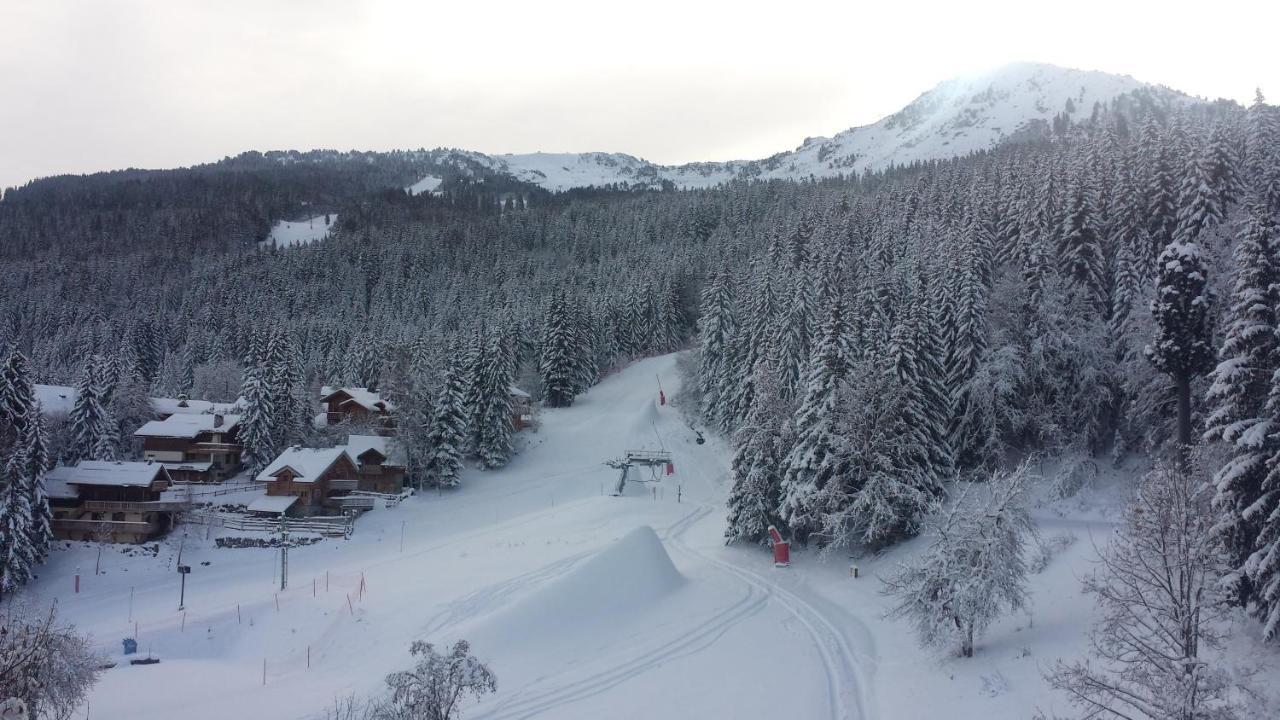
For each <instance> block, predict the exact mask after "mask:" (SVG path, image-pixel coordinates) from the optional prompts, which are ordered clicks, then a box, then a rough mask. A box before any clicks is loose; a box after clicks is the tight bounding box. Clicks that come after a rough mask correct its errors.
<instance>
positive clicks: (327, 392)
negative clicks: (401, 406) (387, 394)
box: [320, 385, 395, 412]
mask: <svg viewBox="0 0 1280 720" xmlns="http://www.w3.org/2000/svg"><path fill="white" fill-rule="evenodd" d="M340 392H342V393H346V394H347V395H349V396H350V397H351V399H350V400H348V401H347V402H354V403H356V404H357V405H360V406H361V407H363V408H365V409H366V410H386V411H387V412H390V411H392V410H394V409H395V405H393V404H392V403H391V401H390V400H386V399H384V398H383V397H382V394H381V393H379V392H377V391H374V390H370V389H368V388H362V387H329V386H328V385H325V386H324V387H322V388H320V401H321V402H328V401H329V398H331V397H333V396H334V395H337V394H338V393H340ZM343 404H344V405H345V404H346V403H343Z"/></svg>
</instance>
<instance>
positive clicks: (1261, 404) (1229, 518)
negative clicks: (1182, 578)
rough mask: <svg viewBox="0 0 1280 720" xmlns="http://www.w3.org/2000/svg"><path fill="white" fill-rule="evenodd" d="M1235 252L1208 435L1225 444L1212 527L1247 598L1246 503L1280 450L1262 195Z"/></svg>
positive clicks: (1251, 528) (1253, 520) (1277, 363)
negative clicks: (1271, 399)
mask: <svg viewBox="0 0 1280 720" xmlns="http://www.w3.org/2000/svg"><path fill="white" fill-rule="evenodd" d="M1249 211H1250V212H1249V218H1248V220H1247V221H1246V222H1245V223H1244V225H1243V226H1242V228H1241V232H1240V235H1239V239H1238V240H1237V242H1236V246H1235V250H1234V255H1235V261H1236V272H1235V281H1234V287H1233V289H1232V297H1231V307H1230V308H1229V310H1228V311H1227V317H1226V328H1225V332H1224V336H1223V341H1222V349H1221V350H1220V352H1219V353H1218V356H1219V358H1220V361H1219V363H1218V366H1217V367H1216V368H1215V369H1214V371H1213V384H1212V385H1211V386H1210V388H1209V393H1208V398H1207V401H1208V404H1209V406H1210V408H1211V411H1210V414H1209V417H1208V419H1207V420H1206V421H1205V437H1206V439H1209V440H1218V441H1221V442H1223V443H1225V444H1226V446H1227V447H1228V448H1229V452H1230V460H1228V462H1227V463H1226V464H1225V465H1223V466H1222V468H1220V469H1219V470H1218V472H1217V474H1216V475H1215V476H1214V485H1215V486H1216V489H1217V490H1216V494H1215V496H1214V500H1213V505H1214V509H1215V511H1216V512H1217V513H1218V515H1219V517H1218V522H1217V524H1216V525H1215V527H1214V531H1215V532H1216V533H1218V534H1220V535H1221V537H1222V541H1223V545H1224V547H1225V548H1226V551H1227V554H1228V558H1227V561H1228V566H1229V570H1230V572H1231V576H1230V578H1229V579H1230V583H1231V585H1232V586H1233V589H1234V592H1233V595H1234V599H1235V600H1236V601H1237V602H1238V603H1239V604H1241V605H1244V604H1246V603H1247V602H1248V601H1249V598H1250V596H1251V595H1252V586H1251V583H1250V581H1249V577H1248V574H1247V573H1245V572H1244V568H1245V564H1246V562H1247V560H1248V559H1249V556H1250V555H1251V554H1252V553H1253V551H1254V549H1255V543H1256V542H1257V539H1258V535H1259V532H1260V530H1261V521H1262V520H1263V519H1264V518H1262V517H1260V516H1259V515H1258V514H1257V513H1256V512H1254V511H1253V510H1251V509H1252V508H1254V506H1255V504H1256V503H1257V502H1258V501H1259V500H1260V499H1261V498H1262V487H1263V483H1264V481H1265V479H1266V477H1267V473H1268V469H1269V468H1268V461H1269V459H1270V457H1271V456H1272V455H1274V454H1275V453H1276V452H1277V451H1278V450H1280V444H1277V441H1276V436H1275V427H1276V425H1275V420H1274V419H1273V416H1270V415H1269V414H1268V413H1267V408H1266V404H1267V396H1268V391H1269V390H1270V387H1271V376H1272V374H1273V373H1274V371H1275V369H1276V368H1277V367H1280V354H1278V352H1280V342H1278V341H1277V337H1276V332H1277V330H1280V328H1278V327H1277V317H1276V303H1277V300H1278V299H1280V298H1278V297H1277V292H1278V291H1280V284H1278V283H1280V268H1277V266H1276V257H1275V243H1276V241H1277V239H1280V235H1278V234H1277V229H1276V223H1275V220H1274V219H1273V218H1272V217H1271V216H1270V213H1268V212H1267V211H1266V209H1265V208H1264V207H1263V206H1262V204H1261V203H1260V202H1254V203H1251V204H1250V206H1249Z"/></svg>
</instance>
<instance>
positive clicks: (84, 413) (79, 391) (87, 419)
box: [69, 355, 110, 462]
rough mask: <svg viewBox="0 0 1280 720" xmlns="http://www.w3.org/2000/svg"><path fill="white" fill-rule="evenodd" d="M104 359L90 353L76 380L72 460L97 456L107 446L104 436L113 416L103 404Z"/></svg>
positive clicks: (72, 427)
mask: <svg viewBox="0 0 1280 720" xmlns="http://www.w3.org/2000/svg"><path fill="white" fill-rule="evenodd" d="M102 363H103V360H102V357H101V356H99V355H91V356H89V359H88V360H86V361H85V364H84V368H83V369H82V370H81V372H80V380H79V381H78V382H77V383H76V399H75V404H74V405H72V408H71V433H72V446H71V448H70V450H69V453H70V455H71V460H72V461H73V462H74V461H76V460H80V459H83V458H95V459H96V458H97V453H100V452H103V451H104V450H105V449H106V443H104V441H103V439H102V438H103V434H104V433H106V432H107V431H108V428H107V425H108V422H109V420H110V419H109V418H108V417H107V411H106V408H105V407H103V404H102V385H101V381H100V378H101V372H100V368H101V366H102Z"/></svg>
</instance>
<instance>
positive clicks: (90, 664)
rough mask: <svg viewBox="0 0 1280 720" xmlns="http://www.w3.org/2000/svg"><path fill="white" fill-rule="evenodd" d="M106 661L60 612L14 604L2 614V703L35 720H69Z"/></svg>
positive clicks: (0, 664)
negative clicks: (24, 710)
mask: <svg viewBox="0 0 1280 720" xmlns="http://www.w3.org/2000/svg"><path fill="white" fill-rule="evenodd" d="M102 664H103V659H102V658H101V657H99V655H98V654H97V653H96V652H95V651H94V650H93V648H91V647H90V645H89V642H88V641H87V640H86V639H85V638H84V637H82V636H81V635H79V634H77V633H76V632H75V631H74V629H73V628H72V627H71V626H69V625H62V624H59V623H58V622H57V617H56V613H55V612H54V610H52V609H51V610H50V611H49V613H48V614H47V615H46V614H38V613H34V612H31V611H29V610H28V609H27V608H24V607H22V606H20V605H14V604H9V605H7V606H5V607H4V608H3V609H2V610H0V700H4V699H16V700H18V701H20V703H11V704H12V705H18V704H21V705H25V706H26V708H27V712H28V713H29V715H30V717H32V718H51V719H53V720H66V718H69V717H71V713H73V712H74V711H75V709H76V707H77V706H79V705H80V702H81V701H82V700H83V699H84V697H85V695H86V694H87V693H88V692H89V688H91V687H93V684H94V683H95V682H97V679H98V673H99V672H100V668H101V667H102Z"/></svg>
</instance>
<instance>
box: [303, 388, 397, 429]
mask: <svg viewBox="0 0 1280 720" xmlns="http://www.w3.org/2000/svg"><path fill="white" fill-rule="evenodd" d="M320 402H321V403H322V404H324V411H325V412H324V416H325V423H326V424H328V425H337V424H338V423H341V422H368V423H371V424H372V425H374V427H376V428H378V430H379V432H382V431H383V430H386V431H389V432H390V431H393V430H394V428H395V421H394V420H393V418H392V413H393V412H395V405H394V404H392V402H391V401H390V400H387V399H385V398H383V397H382V395H381V394H380V393H378V392H377V391H375V390H370V389H368V388H362V387H329V386H327V385H326V386H325V387H322V388H320Z"/></svg>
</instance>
